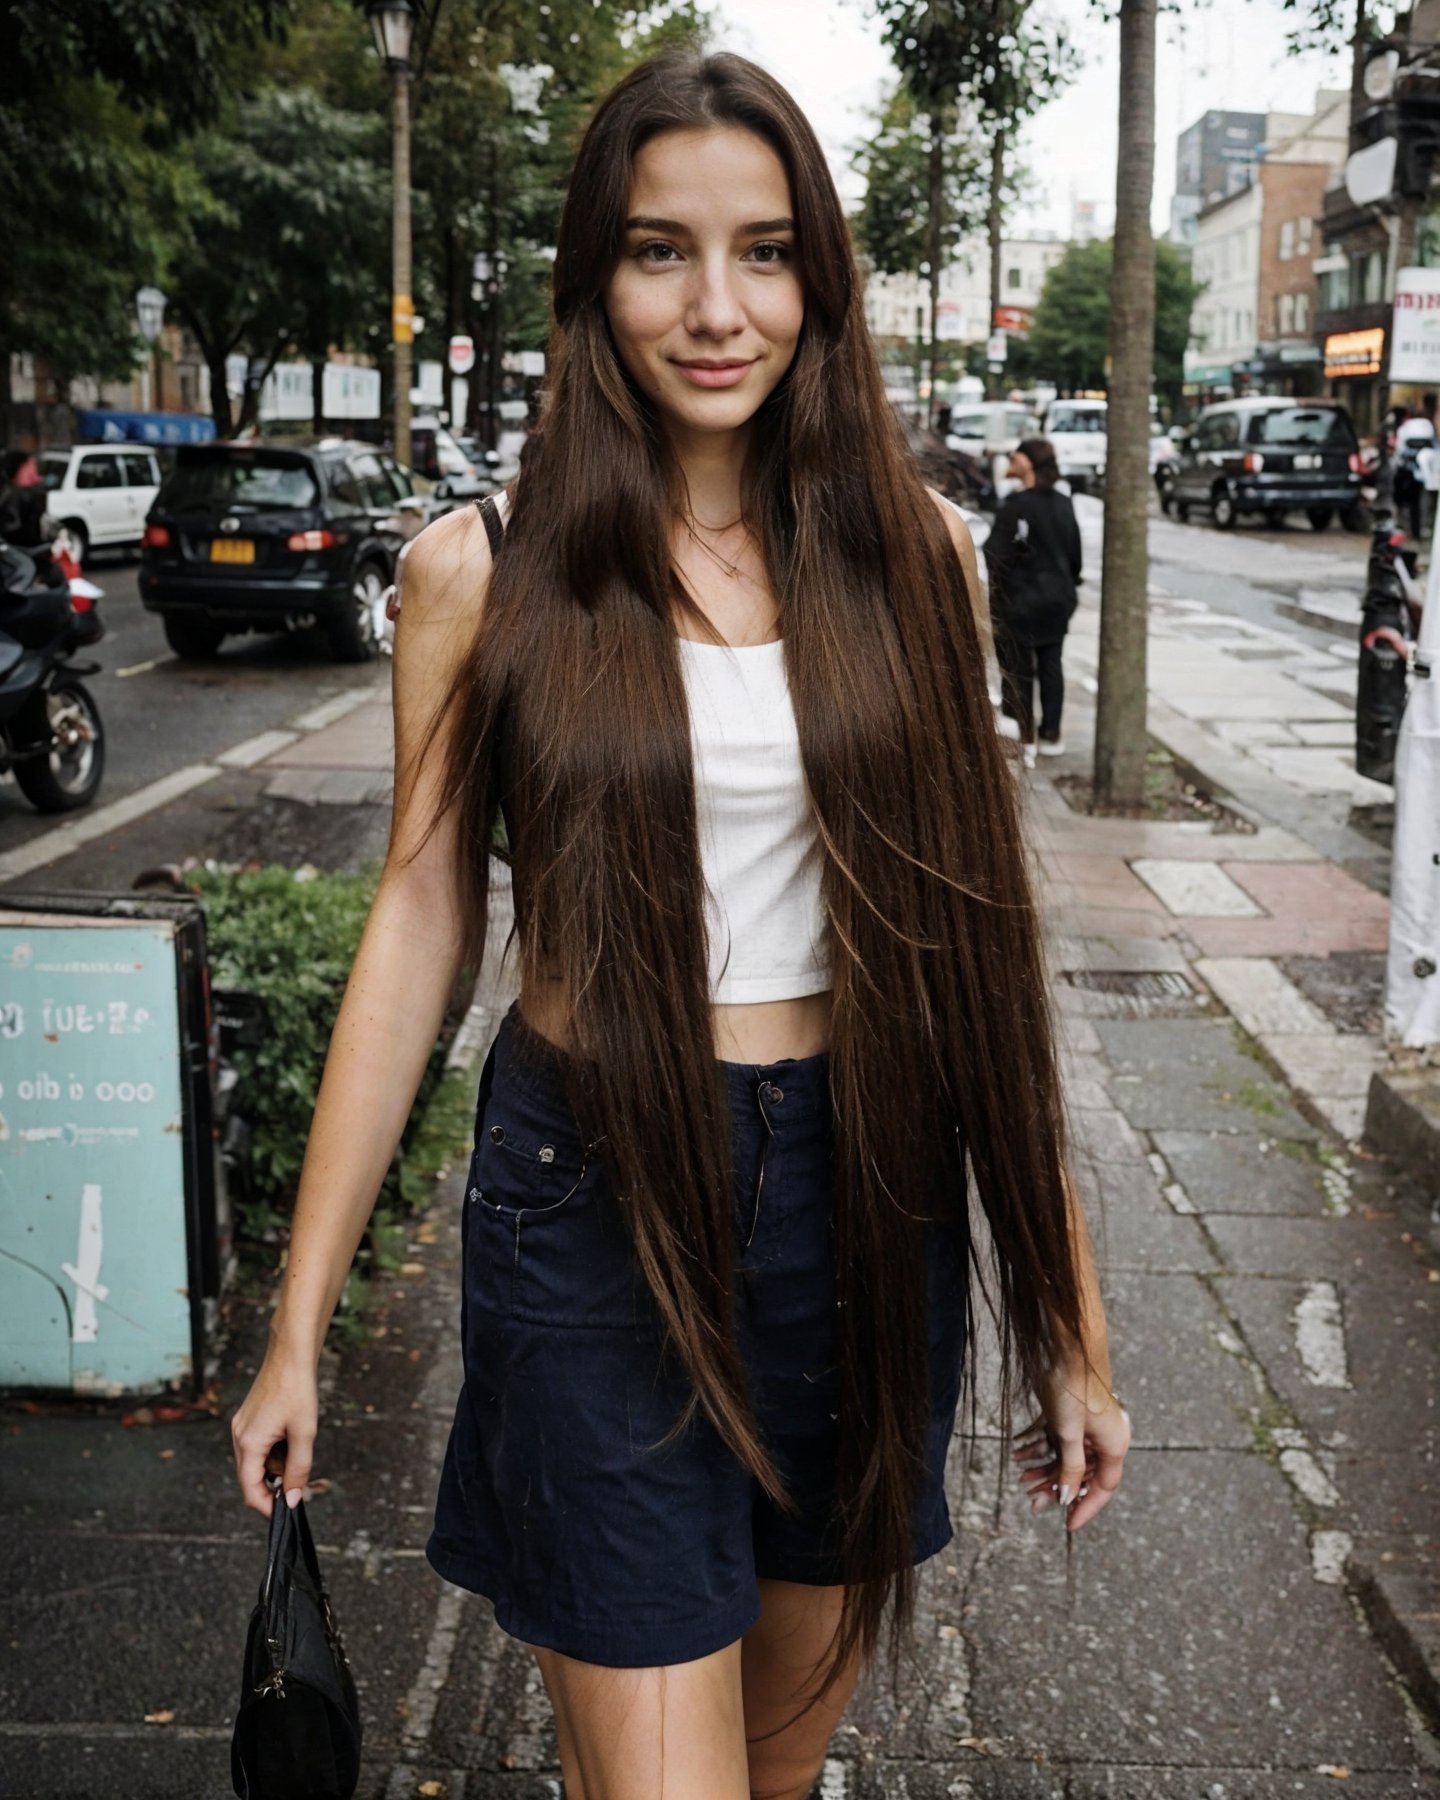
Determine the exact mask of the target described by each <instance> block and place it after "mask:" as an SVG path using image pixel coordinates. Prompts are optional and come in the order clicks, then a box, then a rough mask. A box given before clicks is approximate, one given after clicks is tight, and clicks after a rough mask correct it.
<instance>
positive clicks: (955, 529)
mask: <svg viewBox="0 0 1440 1800" xmlns="http://www.w3.org/2000/svg"><path fill="white" fill-rule="evenodd" d="M925 492H926V493H927V494H928V495H929V496H930V498H931V499H932V500H933V501H934V502H935V504H936V506H937V507H938V508H939V509H940V517H941V518H942V519H943V520H944V521H945V529H946V530H947V531H948V532H949V533H950V541H951V543H952V544H954V546H955V552H956V554H957V555H958V556H959V558H960V562H961V566H962V567H963V568H964V570H965V574H966V577H967V578H968V579H969V580H970V581H971V583H972V584H974V585H975V586H977V587H978V585H979V581H980V570H979V567H978V565H977V564H976V561H975V540H974V538H972V537H971V535H970V527H969V526H968V525H967V524H966V523H965V515H964V513H963V512H962V511H961V510H960V508H959V507H958V506H957V505H956V504H955V502H954V501H953V500H947V499H946V497H945V495H944V494H942V493H941V492H940V490H939V489H938V488H932V487H927V488H926V490H925Z"/></svg>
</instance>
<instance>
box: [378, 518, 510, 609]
mask: <svg viewBox="0 0 1440 1800" xmlns="http://www.w3.org/2000/svg"><path fill="white" fill-rule="evenodd" d="M490 569H491V556H490V536H489V533H488V532H487V531H486V529H485V521H484V520H483V519H482V518H481V517H480V513H479V510H478V508H476V507H474V506H462V507H458V508H457V509H456V510H455V511H454V512H449V513H445V514H443V515H442V516H441V517H440V518H438V519H433V520H432V521H431V522H430V524H428V525H427V526H426V527H425V529H424V530H423V531H422V532H420V534H419V535H418V536H417V537H414V538H412V539H411V541H410V542H409V543H408V544H406V545H405V547H404V549H402V550H401V552H400V556H399V560H398V562H397V563H396V568H395V584H396V590H397V592H396V611H397V612H400V611H402V610H403V611H405V612H406V613H408V614H410V615H411V616H412V618H413V617H414V616H416V615H417V614H418V615H420V616H422V617H423V618H424V619H425V620H426V621H427V622H429V623H440V622H441V621H443V620H446V619H451V618H454V617H455V616H456V615H457V614H459V613H463V612H469V611H473V610H474V609H475V608H476V607H478V606H479V605H481V604H483V601H484V595H485V589H486V587H487V586H488V585H489V581H490Z"/></svg>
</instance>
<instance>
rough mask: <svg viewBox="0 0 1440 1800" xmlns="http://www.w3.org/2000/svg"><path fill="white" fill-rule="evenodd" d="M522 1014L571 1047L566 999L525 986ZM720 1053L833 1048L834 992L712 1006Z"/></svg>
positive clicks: (763, 1057)
mask: <svg viewBox="0 0 1440 1800" xmlns="http://www.w3.org/2000/svg"><path fill="white" fill-rule="evenodd" d="M520 1016H521V1018H523V1019H524V1021H525V1023H526V1024H527V1025H528V1026H529V1027H530V1029H531V1030H532V1031H538V1032H539V1034H540V1035H541V1037H544V1038H548V1039H549V1040H550V1042H551V1043H552V1044H558V1045H559V1046H560V1048H561V1049H562V1050H563V1049H568V1048H569V1042H568V1025H569V1021H568V1012H567V1008H566V1006H565V1003H564V997H563V996H562V995H560V994H558V993H557V994H554V995H550V994H547V993H545V992H544V991H543V990H540V991H537V990H536V989H534V988H533V987H531V988H527V989H524V990H522V992H521V995H520ZM710 1019H711V1037H712V1041H713V1043H714V1046H715V1055H716V1056H717V1057H719V1058H720V1060H721V1061H722V1062H743V1063H772V1062H779V1061H780V1060H781V1059H782V1058H783V1057H787V1056H793V1057H801V1056H814V1055H816V1054H817V1053H818V1052H819V1051H821V1050H825V1049H828V1048H829V1044H830V993H829V990H828V989H827V990H826V991H825V992H824V993H821V994H804V995H801V996H799V997H797V998H796V999H793V1000H759V1001H755V1002H753V1003H751V1004H749V1005H745V1006H733V1005H726V1004H723V1003H721V1004H716V1005H714V1006H712V1007H711V1008H710Z"/></svg>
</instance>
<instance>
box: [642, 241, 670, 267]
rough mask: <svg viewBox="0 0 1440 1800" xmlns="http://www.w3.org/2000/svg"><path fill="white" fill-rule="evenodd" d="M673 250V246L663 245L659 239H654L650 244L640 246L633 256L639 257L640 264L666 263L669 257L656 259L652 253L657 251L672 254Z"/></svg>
mask: <svg viewBox="0 0 1440 1800" xmlns="http://www.w3.org/2000/svg"><path fill="white" fill-rule="evenodd" d="M674 249H675V246H674V245H673V244H667V243H664V242H662V241H661V240H660V239H659V238H656V239H655V240H654V241H653V242H651V243H648V244H642V245H641V246H640V248H639V249H638V250H637V251H636V252H635V254H636V256H637V257H639V259H640V261H641V262H668V261H669V260H670V259H669V256H664V257H658V256H655V255H654V254H653V252H655V251H657V250H664V251H670V252H673V251H674Z"/></svg>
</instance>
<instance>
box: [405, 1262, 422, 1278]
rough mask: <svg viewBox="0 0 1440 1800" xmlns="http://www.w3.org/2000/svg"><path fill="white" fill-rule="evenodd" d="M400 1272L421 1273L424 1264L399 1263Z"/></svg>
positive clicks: (407, 1273)
mask: <svg viewBox="0 0 1440 1800" xmlns="http://www.w3.org/2000/svg"><path fill="white" fill-rule="evenodd" d="M400 1273H401V1274H402V1275H423V1274H424V1273H425V1265H424V1263H401V1265H400Z"/></svg>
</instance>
